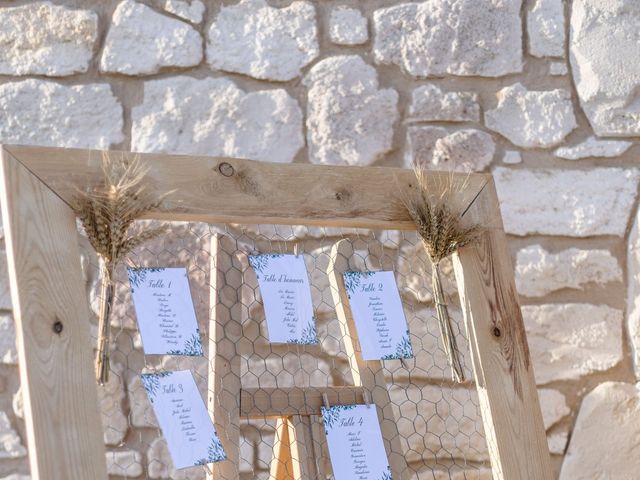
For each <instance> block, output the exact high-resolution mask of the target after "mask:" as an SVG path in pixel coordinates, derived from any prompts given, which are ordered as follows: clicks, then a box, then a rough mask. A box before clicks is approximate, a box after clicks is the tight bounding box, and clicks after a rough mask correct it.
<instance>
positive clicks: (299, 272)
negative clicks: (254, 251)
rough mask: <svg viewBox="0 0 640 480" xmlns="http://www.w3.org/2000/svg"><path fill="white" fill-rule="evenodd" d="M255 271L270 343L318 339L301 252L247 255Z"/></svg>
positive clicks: (298, 342)
mask: <svg viewBox="0 0 640 480" xmlns="http://www.w3.org/2000/svg"><path fill="white" fill-rule="evenodd" d="M249 264H250V265H251V267H252V268H253V270H254V272H255V273H256V277H257V278H258V285H259V286H260V293H261V295H262V301H263V303H264V311H265V317H266V319H267V332H268V335H269V341H270V342H271V343H297V344H303V345H312V344H316V343H318V339H317V335H316V321H315V317H314V313H313V302H312V300H311V288H310V285H309V276H308V274H307V267H306V265H305V263H304V259H303V258H302V256H301V255H284V254H277V253H276V254H262V255H251V256H249Z"/></svg>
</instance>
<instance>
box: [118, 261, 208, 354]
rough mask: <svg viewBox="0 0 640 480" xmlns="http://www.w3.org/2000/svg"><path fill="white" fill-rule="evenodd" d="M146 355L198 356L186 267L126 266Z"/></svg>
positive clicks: (198, 347) (199, 342) (198, 332)
mask: <svg viewBox="0 0 640 480" xmlns="http://www.w3.org/2000/svg"><path fill="white" fill-rule="evenodd" d="M127 273H128V275H129V285H130V287H131V295H132V297H133V305H134V307H135V310H136V317H137V318H138V327H139V328H140V335H141V337H142V346H143V348H144V353H145V354H147V355H154V354H157V355H190V356H200V355H202V354H203V352H202V342H201V340H200V330H199V329H198V321H197V319H196V311H195V308H194V306H193V300H192V299H191V290H190V289H189V278H188V275H187V269H186V268H128V269H127Z"/></svg>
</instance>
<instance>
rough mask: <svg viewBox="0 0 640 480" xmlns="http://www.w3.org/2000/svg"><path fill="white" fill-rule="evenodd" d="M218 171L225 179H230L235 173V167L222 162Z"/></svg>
mask: <svg viewBox="0 0 640 480" xmlns="http://www.w3.org/2000/svg"><path fill="white" fill-rule="evenodd" d="M218 171H219V172H220V173H221V174H222V175H224V176H225V177H230V176H231V175H233V174H234V173H235V169H234V168H233V165H231V164H230V163H228V162H222V163H221V164H220V165H218Z"/></svg>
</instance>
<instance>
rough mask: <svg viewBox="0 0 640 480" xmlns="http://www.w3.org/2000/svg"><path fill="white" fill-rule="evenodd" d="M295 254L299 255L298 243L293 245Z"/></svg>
mask: <svg viewBox="0 0 640 480" xmlns="http://www.w3.org/2000/svg"><path fill="white" fill-rule="evenodd" d="M293 254H294V255H295V256H296V257H297V256H298V244H297V243H296V244H294V245H293Z"/></svg>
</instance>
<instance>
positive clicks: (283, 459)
mask: <svg viewBox="0 0 640 480" xmlns="http://www.w3.org/2000/svg"><path fill="white" fill-rule="evenodd" d="M269 480H296V479H295V478H294V476H293V463H292V460H291V440H289V422H288V421H287V418H286V417H280V418H278V419H277V420H276V431H275V438H274V440H273V455H272V456H271V464H270V465H269Z"/></svg>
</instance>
